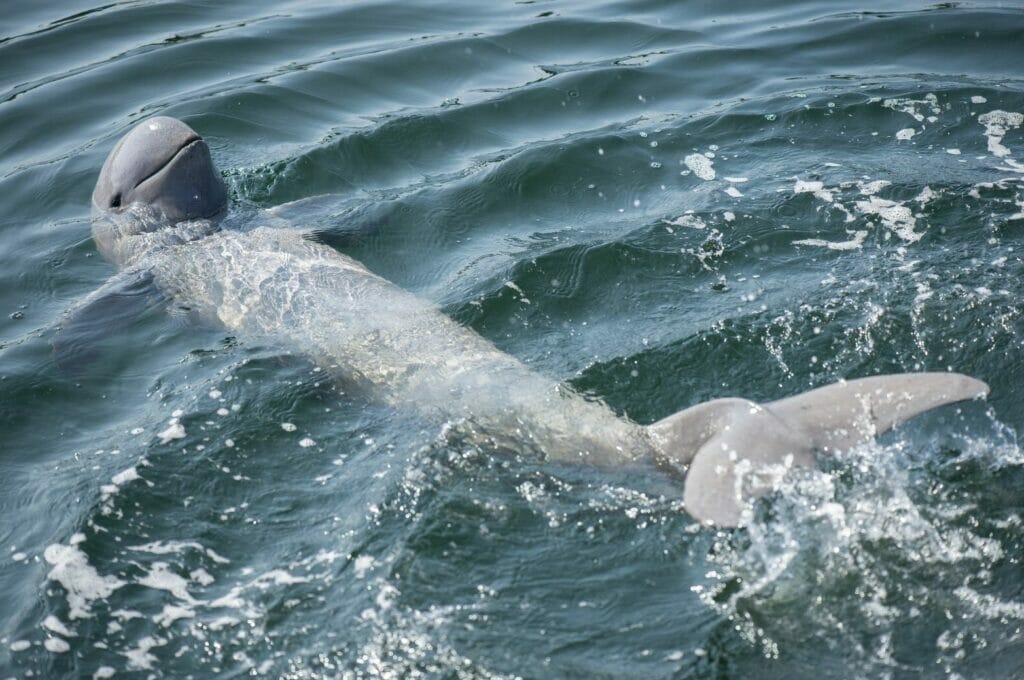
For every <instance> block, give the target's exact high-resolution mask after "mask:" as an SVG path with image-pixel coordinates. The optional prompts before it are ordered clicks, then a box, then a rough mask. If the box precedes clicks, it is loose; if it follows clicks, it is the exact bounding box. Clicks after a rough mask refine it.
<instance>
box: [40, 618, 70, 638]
mask: <svg viewBox="0 0 1024 680" xmlns="http://www.w3.org/2000/svg"><path fill="white" fill-rule="evenodd" d="M43 628H45V629H46V630H48V631H50V632H51V633H56V634H57V635H62V636H64V637H75V634H74V633H73V632H71V631H70V630H68V627H67V626H65V625H64V622H63V621H61V620H60V619H58V618H57V617H56V616H54V615H53V614H50V615H49V616H47V617H46V618H45V619H43Z"/></svg>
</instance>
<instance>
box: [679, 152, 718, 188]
mask: <svg viewBox="0 0 1024 680" xmlns="http://www.w3.org/2000/svg"><path fill="white" fill-rule="evenodd" d="M683 162H684V163H686V167H688V168H689V169H690V170H691V171H693V174H694V175H696V176H697V177H699V178H700V179H702V180H704V181H706V182H707V181H710V180H713V179H714V178H715V168H714V166H713V164H712V162H711V159H709V158H708V157H707V156H705V155H703V154H699V153H693V154H690V155H689V156H687V157H686V158H684V159H683Z"/></svg>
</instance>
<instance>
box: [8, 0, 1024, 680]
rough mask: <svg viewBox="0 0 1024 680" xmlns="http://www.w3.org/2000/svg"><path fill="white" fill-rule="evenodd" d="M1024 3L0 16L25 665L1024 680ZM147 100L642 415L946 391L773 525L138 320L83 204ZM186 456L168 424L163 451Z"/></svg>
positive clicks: (177, 328) (343, 232)
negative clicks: (742, 521) (72, 312)
mask: <svg viewBox="0 0 1024 680" xmlns="http://www.w3.org/2000/svg"><path fill="white" fill-rule="evenodd" d="M1022 35H1024V12H1022V11H1021V9H1020V7H1019V6H1017V5H1015V4H1010V3H991V4H973V3H941V4H933V3H921V2H906V1H900V2H895V1H885V0H879V1H878V2H875V3H874V4H872V5H864V4H857V3H852V2H836V1H832V2H824V1H810V0H808V1H803V2H788V3H771V6H768V5H765V4H764V3H756V2H736V1H730V2H676V1H669V0H661V1H659V0H646V1H637V0H632V1H629V2H625V1H615V2H589V1H588V2H569V1H561V0H554V1H551V2H507V1H506V2H496V3H471V2H457V1H456V0H447V1H440V2H431V3H426V2H413V3H381V2H379V1H376V0H374V1H368V2H352V3H346V4H344V5H342V6H340V7H339V6H337V4H336V3H327V2H324V3H315V2H292V3H281V2H275V3H269V2H252V3H240V4H237V5H235V6H225V5H224V4H222V3H202V2H200V3H175V2H122V3H112V4H107V5H103V6H94V4H93V3H89V2H80V3H68V2H61V3H44V2H39V3H35V2H33V3H28V2H16V3H13V4H11V6H10V7H9V8H7V11H6V12H5V21H4V22H3V24H2V26H0V129H2V130H3V131H4V134H3V135H2V136H0V206H2V210H0V262H2V263H3V266H2V267H0V312H2V315H0V432H2V433H3V439H2V445H0V517H2V518H3V519H2V521H0V612H3V616H0V676H2V677H8V676H10V677H16V678H27V677H96V678H104V677H111V676H113V677H121V676H126V677H150V676H153V677H172V678H177V677H188V676H193V677H240V676H249V675H253V676H267V677H292V678H307V677H394V678H405V677H443V678H476V677H524V678H541V677H579V678H591V677H666V678H667V677H678V678H749V677H757V678H775V677H777V678H791V677H812V676H813V677H863V678H879V677H893V678H906V677H911V678H913V677H923V678H931V677H969V678H1007V677H1014V676H1016V675H1018V674H1020V672H1021V669H1022V668H1024V643H1022V641H1021V636H1022V625H1024V595H1022V589H1024V574H1022V571H1021V566H1020V558H1019V555H1020V553H1021V548H1022V543H1024V526H1022V520H1021V512H1022V508H1021V506H1022V502H1021V500H1020V499H1021V491H1020V490H1021V488H1022V485H1024V454H1022V452H1021V449H1020V448H1019V446H1018V444H1017V436H1016V432H1017V430H1018V429H1019V428H1020V427H1021V426H1024V415H1022V414H1024V410H1022V409H1021V396H1020V394H1021V391H1020V385H1021V383H1022V378H1024V369H1022V366H1024V364H1022V363H1021V361H1020V358H1021V338H1022V334H1024V320H1022V315H1021V307H1020V304H1019V303H1018V299H1019V298H1020V297H1021V295H1022V293H1024V284H1022V283H1021V281H1022V277H1021V273H1022V269H1024V267H1022V262H1021V247H1022V246H1024V184H1022V181H1024V125H1022V122H1024V116H1022V113H1021V112H1024V77H1022V73H1021V56H1022V51H1021V48H1022V42H1021V36H1022ZM156 114H167V115H173V116H177V117H179V118H182V119H183V120H185V121H186V122H188V123H189V124H190V125H192V126H193V127H195V128H196V129H197V130H198V131H200V133H201V134H203V135H204V136H205V137H206V139H207V140H208V142H209V143H210V145H211V147H212V150H213V153H214V156H215V158H216V161H217V163H218V166H219V167H220V168H221V170H222V172H223V174H224V176H225V180H226V182H227V184H228V187H229V190H230V193H231V205H232V210H233V211H234V214H235V218H234V224H235V225H239V226H240V228H244V227H245V226H247V225H248V226H252V224H254V221H255V220H258V215H259V211H260V210H261V209H264V208H270V207H274V206H278V205H281V204H284V203H286V202H289V201H295V200H298V199H303V198H308V197H314V196H321V195H327V196H328V197H327V198H322V199H319V200H317V201H316V202H314V203H313V204H312V206H311V207H310V208H309V209H308V210H306V211H305V212H303V213H302V214H301V221H302V222H303V224H300V225H296V226H298V227H303V228H307V229H310V230H313V231H315V232H316V233H317V234H318V238H319V239H320V240H322V241H323V242H325V243H328V244H330V245H332V246H333V247H335V248H337V249H338V250H339V251H341V252H344V253H346V254H348V255H351V256H353V257H355V258H357V259H359V260H360V261H362V262H363V263H365V264H366V266H367V267H369V268H370V269H371V270H372V271H374V272H376V273H378V274H380V275H382V276H384V277H385V278H387V279H389V280H391V281H393V282H395V283H396V284H398V285H399V286H401V287H403V288H405V289H408V290H410V291H413V292H414V293H416V294H418V295H420V296H421V297H423V298H425V299H427V300H430V301H432V302H434V303H436V304H438V305H440V306H441V307H442V308H443V309H444V311H445V312H446V313H448V314H450V315H451V316H453V317H454V318H455V319H457V320H458V321H460V322H462V323H464V324H467V325H468V326H470V327H471V328H473V329H474V330H475V331H477V332H478V333H480V334H481V335H483V336H484V337H486V338H487V339H489V340H490V341H492V342H493V343H495V344H496V345H497V346H498V347H499V348H501V349H502V350H504V351H506V352H508V353H510V354H512V355H514V356H515V357H517V358H519V359H520V360H522V361H524V362H526V363H527V364H529V365H530V366H531V367H533V368H535V369H536V370H537V371H539V372H541V373H543V374H545V375H549V376H552V377H555V378H558V379H562V380H566V381H568V382H569V383H571V384H572V385H573V386H574V387H576V388H577V389H578V390H580V391H582V392H584V393H586V394H587V395H589V396H591V397H593V398H594V399H601V400H603V401H605V402H606V403H607V404H609V405H610V406H611V407H612V408H613V409H615V410H616V411H617V412H619V413H622V414H625V415H628V417H630V418H632V419H634V420H636V421H638V422H641V423H649V422H652V421H654V420H656V419H658V418H661V417H664V416H666V415H669V414H671V413H673V412H675V411H677V410H679V409H682V408H685V407H687V406H690V405H692V404H695V403H698V402H700V401H704V400H707V399H710V398H715V397H721V396H744V397H748V398H752V399H759V400H768V399H775V398H778V397H781V396H784V395H789V394H793V393H795V392H798V391H802V390H804V389H807V388H810V387H813V386H818V385H821V384H826V383H829V382H833V381H835V380H839V379H842V378H853V377H860V376H866V375H874V374H878V373H885V372H893V371H915V370H947V369H953V370H958V371H961V372H964V373H967V374H970V375H973V376H976V377H979V378H982V379H984V380H986V381H988V382H989V383H990V384H991V387H992V395H991V398H990V399H989V401H988V403H968V404H962V405H957V406H952V407H947V408H945V409H942V410H940V411H937V412H934V413H931V414H928V415H926V416H924V417H922V418H919V419H917V420H916V421H913V422H912V423H909V424H908V425H907V426H905V427H903V428H901V429H900V430H899V431H898V432H896V433H894V434H892V435H889V436H887V437H885V438H884V439H883V440H882V441H881V442H879V443H878V444H876V445H872V446H867V447H864V448H862V449H859V450H856V451H853V452H850V453H848V454H845V455H843V456H841V457H840V458H838V459H831V460H828V461H825V462H824V465H825V469H823V470H822V471H820V472H818V473H813V474H805V475H799V476H796V477H794V478H793V479H791V480H788V481H787V483H786V486H787V488H786V489H785V492H784V493H782V494H780V495H779V496H777V497H775V498H773V499H769V500H768V501H767V502H764V503H762V504H761V505H759V506H758V507H757V508H756V521H755V522H754V523H753V524H752V525H751V527H750V528H749V529H746V530H743V531H737V532H722V533H718V532H715V531H713V530H709V529H702V528H700V527H698V526H696V525H695V524H694V523H693V521H692V520H691V519H690V518H689V517H688V516H687V515H686V513H685V510H684V508H683V506H682V503H681V500H680V496H681V493H680V488H679V484H678V482H677V481H675V480H672V479H668V478H665V477H663V476H660V475H659V474H657V473H656V472H654V471H651V470H640V471H638V470H636V469H621V470H614V469H613V470H608V469H600V470H597V469H590V468H583V467H574V466H569V465H564V464H563V465H554V464H539V463H538V462H537V461H536V460H535V459H533V458H524V459H517V458H516V457H514V456H509V455H507V454H505V455H495V452H494V451H488V450H487V449H486V448H478V447H474V446H473V445H471V444H469V443H465V442H462V443H460V442H457V441H452V439H451V438H450V437H446V436H445V431H446V429H445V428H446V423H444V422H436V421H433V420H431V419H429V418H425V417H422V416H418V415H416V414H413V413H407V412H404V411H402V410H400V409H391V408H388V407H386V406H383V405H381V404H377V403H373V402H372V401H370V400H367V399H366V398H365V395H362V394H360V393H359V391H358V390H353V389H350V388H349V387H350V386H348V385H346V384H339V383H337V382H335V381H332V380H328V379H326V378H325V376H324V375H323V372H321V371H318V370H317V368H316V366H315V365H314V364H313V363H312V362H311V361H310V360H309V359H308V358H306V357H304V356H302V355H300V354H295V353H292V352H290V348H289V347H286V346H275V345H273V344H269V343H267V342H266V341H261V340H257V339H254V338H249V337H241V336H238V337H236V336H232V335H230V334H228V333H226V332H225V331H224V330H223V329H221V328H217V327H211V326H209V325H204V324H201V323H200V324H197V323H196V322H195V321H194V320H193V319H191V318H190V317H189V315H188V314H187V313H184V312H182V310H177V309H168V308H166V307H165V306H163V305H149V306H146V305H137V304H133V305H125V306H124V308H123V309H121V310H119V309H117V308H116V306H115V308H112V309H110V310H108V312H107V314H108V316H106V317H102V318H99V319H94V320H92V323H94V324H95V326H94V327H93V328H92V329H91V334H89V335H88V336H87V337H89V338H90V340H89V342H85V343H82V342H79V343H72V345H71V346H68V343H62V342H61V335H60V334H59V333H58V328H59V327H60V326H61V324H62V322H63V318H64V315H65V313H66V312H67V311H68V310H69V309H72V308H74V307H75V305H76V304H77V303H78V302H80V301H81V300H82V299H84V298H85V297H86V296H87V295H88V294H89V293H90V292H91V291H93V290H95V289H96V288H98V287H99V286H101V285H102V284H103V283H104V282H105V281H106V280H107V279H108V278H109V277H110V276H111V275H112V274H113V273H114V271H115V269H114V267H113V266H112V265H110V264H108V263H106V262H104V261H103V260H102V258H101V257H100V256H99V254H98V253H97V251H96V248H95V246H94V244H93V243H92V240H91V237H90V234H89V196H90V193H91V191H92V186H93V183H94V181H95V178H96V174H97V172H98V170H99V167H100V165H101V164H102V161H103V158H104V157H105V155H106V154H107V152H108V151H109V149H110V147H111V146H112V145H113V143H114V142H115V141H116V139H117V138H118V137H120V136H121V135H122V134H124V133H125V132H126V131H127V130H129V129H130V128H131V127H132V126H133V125H134V124H135V123H137V122H138V121H140V120H143V119H144V118H146V117H148V116H152V115H156ZM178 434H182V435H183V436H182V437H180V438H176V435H178Z"/></svg>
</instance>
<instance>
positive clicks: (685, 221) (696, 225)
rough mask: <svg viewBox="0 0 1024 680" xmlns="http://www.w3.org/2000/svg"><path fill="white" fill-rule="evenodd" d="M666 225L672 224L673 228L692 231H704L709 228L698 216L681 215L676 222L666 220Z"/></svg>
mask: <svg viewBox="0 0 1024 680" xmlns="http://www.w3.org/2000/svg"><path fill="white" fill-rule="evenodd" d="M665 223H666V224H670V225H672V226H673V227H688V228H690V229H704V228H705V227H707V225H706V224H704V220H702V219H701V218H699V217H697V216H696V215H680V216H679V217H677V218H675V219H674V220H665Z"/></svg>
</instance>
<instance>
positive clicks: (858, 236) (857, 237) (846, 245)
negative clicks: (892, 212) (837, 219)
mask: <svg viewBox="0 0 1024 680" xmlns="http://www.w3.org/2000/svg"><path fill="white" fill-rule="evenodd" d="M867 236H868V232H866V231H857V232H854V234H853V238H851V239H850V240H849V241H825V240H824V239H820V238H804V239H800V240H799V241H793V243H794V244H795V245H798V246H818V247H821V248H828V249H829V250H857V249H858V248H860V247H861V246H863V245H864V239H866V238H867Z"/></svg>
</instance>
